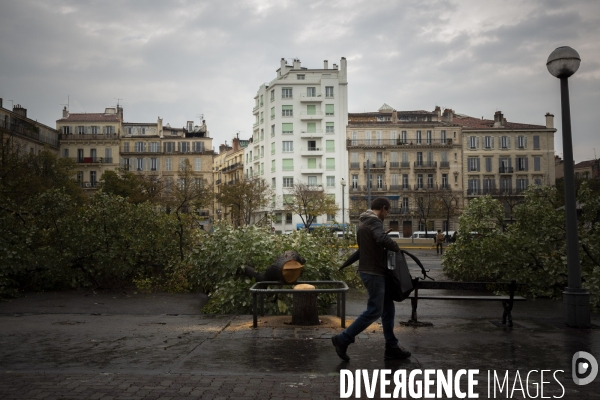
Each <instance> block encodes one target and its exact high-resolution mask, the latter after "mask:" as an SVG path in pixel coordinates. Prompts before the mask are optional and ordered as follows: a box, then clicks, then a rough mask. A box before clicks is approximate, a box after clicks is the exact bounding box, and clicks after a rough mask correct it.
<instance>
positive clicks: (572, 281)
mask: <svg viewBox="0 0 600 400" xmlns="http://www.w3.org/2000/svg"><path fill="white" fill-rule="evenodd" d="M580 63H581V58H580V57H579V53H577V52H576V51H575V50H574V49H572V48H571V47H568V46H563V47H559V48H557V49H556V50H554V51H553V52H552V53H551V54H550V56H549V57H548V61H547V62H546V67H547V68H548V71H549V72H550V74H552V75H553V76H555V77H556V78H559V79H560V103H561V117H562V138H563V156H564V169H565V179H564V182H565V217H566V220H567V224H566V228H567V268H568V273H569V286H567V287H566V288H565V291H564V292H563V303H564V305H565V322H566V323H567V325H569V326H572V327H576V328H587V327H589V326H590V294H589V292H588V291H587V290H585V289H582V288H581V271H580V265H579V244H578V237H577V206H576V202H575V182H574V179H575V173H574V163H573V140H572V137H571V110H570V105H569V81H568V79H569V77H570V76H571V75H573V74H574V73H575V72H576V71H577V70H578V69H579V64H580Z"/></svg>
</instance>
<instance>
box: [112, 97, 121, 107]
mask: <svg viewBox="0 0 600 400" xmlns="http://www.w3.org/2000/svg"><path fill="white" fill-rule="evenodd" d="M113 99H114V100H116V101H117V108H119V105H120V104H119V101H121V100H123V99H119V98H116V97H113Z"/></svg>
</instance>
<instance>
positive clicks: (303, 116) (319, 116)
mask: <svg viewBox="0 0 600 400" xmlns="http://www.w3.org/2000/svg"><path fill="white" fill-rule="evenodd" d="M300 119H301V120H304V121H316V120H321V119H323V112H322V111H315V112H314V113H312V114H309V113H307V112H306V111H302V112H301V113H300Z"/></svg>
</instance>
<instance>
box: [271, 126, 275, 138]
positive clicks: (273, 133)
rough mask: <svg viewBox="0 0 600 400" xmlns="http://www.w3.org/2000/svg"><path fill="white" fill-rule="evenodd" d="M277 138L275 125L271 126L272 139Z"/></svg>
mask: <svg viewBox="0 0 600 400" xmlns="http://www.w3.org/2000/svg"><path fill="white" fill-rule="evenodd" d="M273 136H275V125H271V137H273Z"/></svg>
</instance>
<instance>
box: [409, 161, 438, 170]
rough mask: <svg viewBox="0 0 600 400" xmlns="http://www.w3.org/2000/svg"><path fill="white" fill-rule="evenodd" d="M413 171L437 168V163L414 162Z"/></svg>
mask: <svg viewBox="0 0 600 400" xmlns="http://www.w3.org/2000/svg"><path fill="white" fill-rule="evenodd" d="M414 165H415V169H417V168H437V161H415V164H414Z"/></svg>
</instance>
